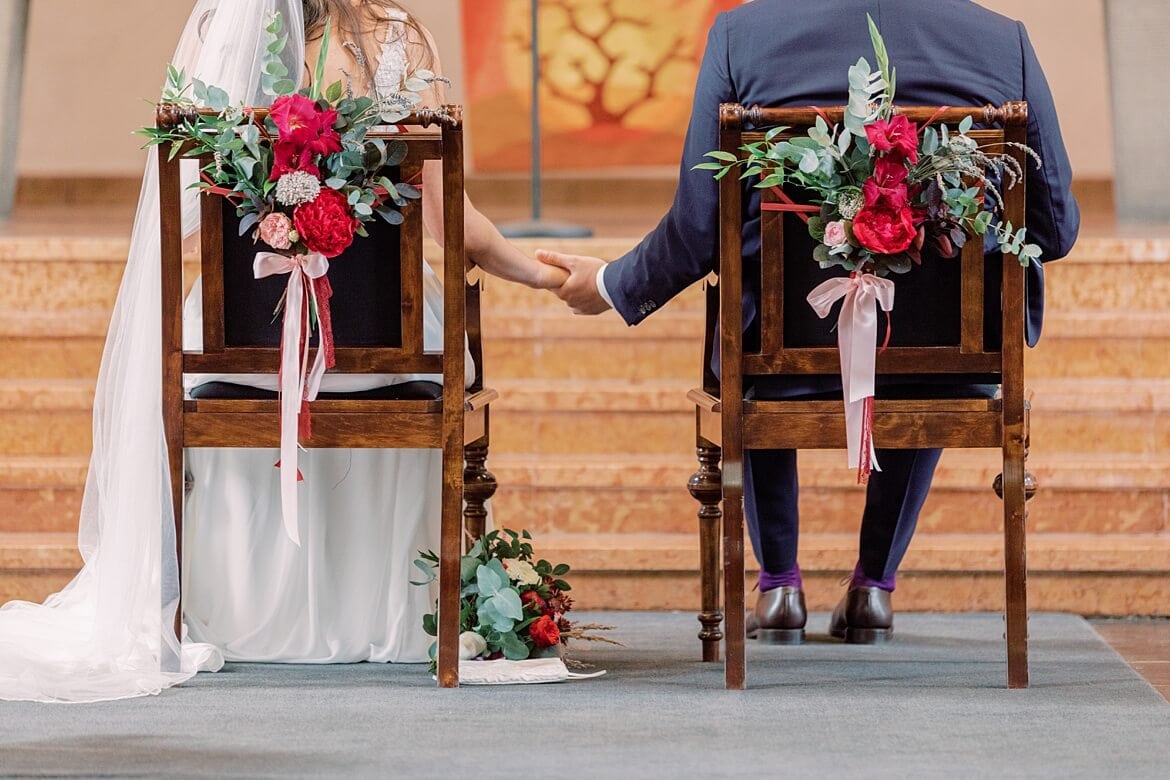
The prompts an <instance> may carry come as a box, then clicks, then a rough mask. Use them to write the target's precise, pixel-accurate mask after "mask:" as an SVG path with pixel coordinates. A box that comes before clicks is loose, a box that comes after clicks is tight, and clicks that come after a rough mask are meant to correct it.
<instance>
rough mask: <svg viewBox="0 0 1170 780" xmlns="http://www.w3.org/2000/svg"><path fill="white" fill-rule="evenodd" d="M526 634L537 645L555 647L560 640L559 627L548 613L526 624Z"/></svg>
mask: <svg viewBox="0 0 1170 780" xmlns="http://www.w3.org/2000/svg"><path fill="white" fill-rule="evenodd" d="M528 636H530V637H532V643H533V644H534V645H536V646H537V647H555V646H556V645H557V644H558V643H559V642H560V641H561V629H560V628H558V627H557V624H556V621H555V620H553V619H552V618H551V617H549V616H548V615H545V616H544V617H542V618H540V619H539V620H537V621H536V622H534V623H532V625H530V626H528Z"/></svg>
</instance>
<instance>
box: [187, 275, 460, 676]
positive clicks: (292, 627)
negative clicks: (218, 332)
mask: <svg viewBox="0 0 1170 780" xmlns="http://www.w3.org/2000/svg"><path fill="white" fill-rule="evenodd" d="M424 301H425V310H424V330H423V337H424V345H425V347H426V348H427V349H428V350H439V349H441V348H442V339H443V314H442V305H443V289H442V285H441V283H440V282H439V280H438V278H437V276H436V275H435V274H434V272H433V271H431V269H430V267H429V266H426V265H424ZM201 311H202V304H201V289H200V287H199V286H198V285H197V286H196V287H195V289H194V290H193V291H192V294H191V296H190V297H189V298H188V301H187V307H186V312H185V316H184V328H183V330H184V333H185V334H186V339H187V343H186V344H185V346H186V347H187V348H188V349H199V348H200V347H201V346H202V345H201V343H200V341H201V333H202V318H201ZM465 361H466V370H467V383H468V384H471V382H472V381H474V374H475V369H474V364H473V363H472V361H471V357H470V353H466V352H465ZM213 380H216V381H226V382H234V383H236V384H247V385H252V386H256V387H262V388H265V389H269V390H275V389H276V377H275V376H244V375H231V376H195V377H189V378H188V380H187V383H188V387H191V386H194V385H198V384H202V383H204V382H208V381H213ZM410 380H428V381H434V382H441V381H442V378H441V377H437V376H425V375H411V376H398V375H393V376H392V375H363V376H344V375H326V377H325V380H324V382H323V383H322V387H321V389H322V390H323V391H325V392H355V391H359V390H368V389H372V388H375V387H381V386H387V385H391V384H397V383H400V382H405V381H410ZM279 457H280V453H279V451H278V450H275V449H189V450H187V471H188V483H189V489H188V494H187V502H186V512H185V519H184V544H183V593H184V597H183V601H184V619H185V622H186V626H187V630H188V632H189V636H190V638H191V639H192V640H194V641H196V642H206V643H209V644H212V645H214V646H215V647H217V648H219V649H220V650H222V652H223V655H224V658H225V659H227V660H229V661H255V662H265V663H355V662H361V661H378V662H400V663H415V662H425V661H426V660H427V649H428V648H429V646H430V643H431V637H429V636H427V635H426V634H425V633H424V632H423V630H422V616H423V615H424V614H426V613H427V612H430V611H431V610H432V609H433V606H434V597H435V594H434V592H433V589H432V588H429V587H422V586H416V585H411V584H410V580H412V579H418V578H419V576H420V575H421V572H420V571H419V570H418V569H417V568H416V567H415V566H414V565H413V564H414V561H415V559H417V558H418V553H419V551H420V550H437V549H438V542H439V534H438V532H439V519H440V507H441V501H440V498H441V484H442V453H441V452H440V451H439V450H358V449H355V450H308V451H302V452H301V454H300V463H299V465H300V469H301V472H302V473H303V475H304V478H305V481H304V482H302V483H301V484H300V486H299V491H300V492H299V502H300V503H299V505H300V512H299V515H300V535H301V547H297V546H296V545H294V544H293V543H292V542H291V541H290V540H289V538H288V536H287V535H286V534H285V532H284V528H283V523H282V519H281V512H280V484H279V471H278V470H277V469H276V468H275V464H276V462H277V461H278V460H279Z"/></svg>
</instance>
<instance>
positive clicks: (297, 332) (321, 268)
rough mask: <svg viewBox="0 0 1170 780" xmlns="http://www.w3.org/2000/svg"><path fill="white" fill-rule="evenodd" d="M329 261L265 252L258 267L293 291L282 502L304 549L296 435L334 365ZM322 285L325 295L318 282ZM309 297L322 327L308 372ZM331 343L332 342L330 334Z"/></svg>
mask: <svg viewBox="0 0 1170 780" xmlns="http://www.w3.org/2000/svg"><path fill="white" fill-rule="evenodd" d="M328 272H329V261H328V260H326V259H325V257H324V256H323V255H320V254H317V253H312V254H308V255H296V256H295V257H286V256H285V255H278V254H276V253H274V252H260V253H259V254H257V255H256V261H255V263H254V264H253V273H254V275H255V277H256V278H257V279H264V278H266V277H269V276H278V275H281V274H288V288H287V290H286V292H285V297H284V323H283V326H282V330H281V338H280V502H281V515H282V517H283V519H284V530H285V533H287V534H288V538H289V539H291V540H292V542H293V544H295V545H297V546H298V547H300V545H301V536H300V528H299V523H298V520H297V481H298V477H299V475H300V472H299V470H298V468H297V450H298V445H297V434H298V431H299V429H300V415H301V413H302V407H303V406H304V407H305V410H306V411H307V405H306V404H305V402H307V401H314V400H316V399H317V393H318V392H320V389H321V379H322V377H324V375H325V370H326V368H328V367H329V364H330V363H332V360H331V354H330V353H331V352H332V350H331V349H328V348H327V340H326V334H325V332H324V331H325V323H326V321H327V316H321V313H322V312H327V311H328V306H329V303H328V298H327V297H326V296H327V287H328V279H325V274H327V273H328ZM317 280H321V282H322V284H321V288H322V289H321V291H320V293H321V294H320V296H319V295H318V289H317V286H316V281H317ZM310 296H311V297H312V300H313V302H314V303H315V304H316V306H317V311H318V314H319V316H318V320H319V321H320V322H321V323H322V333H321V349H318V350H317V359H316V360H315V361H314V362H313V366H312V368H311V369H310V368H309V338H308V327H307V318H308V316H309V311H308V302H309V298H310ZM328 343H329V344H331V343H332V334H329V339H328Z"/></svg>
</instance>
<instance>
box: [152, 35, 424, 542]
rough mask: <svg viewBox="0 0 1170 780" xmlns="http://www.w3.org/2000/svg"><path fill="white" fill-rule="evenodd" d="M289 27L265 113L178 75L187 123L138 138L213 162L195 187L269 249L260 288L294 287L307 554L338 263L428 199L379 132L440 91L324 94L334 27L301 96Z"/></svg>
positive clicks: (290, 450)
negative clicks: (332, 272) (315, 345)
mask: <svg viewBox="0 0 1170 780" xmlns="http://www.w3.org/2000/svg"><path fill="white" fill-rule="evenodd" d="M283 25H284V23H283V21H282V19H281V16H280V15H279V14H276V15H274V16H273V18H272V19H271V21H270V23H269V25H268V27H267V28H266V29H267V33H268V40H267V48H266V56H265V58H264V62H263V65H262V68H263V70H262V74H261V76H260V79H261V88H262V90H263V92H264V93H265V94H266V95H268V96H269V97H272V98H274V100H273V102H272V106H271V108H270V109H269V110H268V111H267V112H257V111H255V110H253V109H251V108H249V107H247V106H233V105H231V104H230V98H229V95H228V93H227V92H226V91H224V90H223V89H221V88H219V87H216V86H214V85H210V84H205V83H204V82H202V81H200V80H198V79H189V78H188V76H187V73H186V72H185V71H179V70H176V69H175V68H174V67H173V66H172V67H169V68H168V69H167V81H166V86H165V87H164V92H163V98H162V104H160V106H159V110H160V113H162V112H170V113H171V114H172V116H175V117H177V118H178V120H179V121H177V122H176V123H175V124H174V126H173V127H147V128H144V129H143V130H141V131H139V132H140V134H141V135H144V136H146V137H147V139H148V143H147V146H148V147H150V146H159V147H162V146H169V153H170V159H172V160H173V159H174V158H175V157H176V156H178V155H179V154H183V155H184V156H185V157H193V158H198V159H201V160H205V161H206V162H205V163H204V165H203V166H202V167H201V169H200V171H199V181H198V182H197V183H196V184H194V185H192V186H193V187H196V188H198V189H199V190H201V191H202V192H203V193H204V194H205V195H216V196H221V197H223V198H225V199H227V200H228V201H229V202H230V203H232V204H233V205H234V206H235V207H236V217H237V218H238V219H239V220H240V223H239V234H240V235H241V236H244V235H247V234H248V233H251V236H252V240H253V243H255V244H257V245H258V246H259V247H261V251H259V252H258V253H257V254H256V257H255V260H254V262H253V271H254V276H255V277H256V278H257V279H262V278H266V277H270V276H279V275H288V278H289V280H288V287H287V289H286V290H285V293H284V295H283V297H282V298H281V299H280V302H279V303H278V305H277V309H276V313H277V314H279V313H280V312H281V310H283V312H284V319H283V324H282V338H281V345H282V346H281V350H282V354H281V402H282V406H281V460H280V463H281V494H282V511H283V513H284V524H285V530H286V532H287V533H288V535H289V537H290V538H291V539H292V540H293V542H295V543H297V544H299V543H300V541H299V535H298V531H297V521H296V481H297V478H298V474H299V472H298V471H297V468H296V462H297V439H298V436H299V437H300V438H304V439H308V438H309V437H310V436H311V435H312V427H311V423H310V417H309V407H308V402H309V401H313V400H315V399H316V397H317V394H318V392H319V389H320V385H321V379H322V377H323V376H324V374H325V372H326V370H328V369H329V368H333V367H334V365H335V355H334V346H333V328H332V322H331V316H330V309H329V301H330V298H331V297H332V294H333V292H332V288H331V287H330V285H329V279H328V276H327V274H328V272H329V261H330V260H331V259H333V258H336V257H338V256H339V255H341V254H342V253H343V252H345V250H346V249H348V248H349V247H350V246H351V245H352V244H353V242H354V239H355V237H359V236H360V237H367V236H368V232H367V231H366V228H365V224H366V223H368V222H371V221H373V220H375V219H382V220H385V221H386V222H388V223H389V224H391V225H400V224H402V223H403V221H404V218H403V215H402V209H404V208H406V207H407V205H408V204H409V203H410V202H411V201H416V200H418V199H419V198H421V196H422V193H421V191H420V189H419V188H418V187H417V186H415V184H414V183H410V182H401V181H399V182H395V181H392V180H391V179H390V177H389V176H388V175H387V174H388V172H390V171H392V170H394V169H395V167H396V166H398V165H399V164H400V163H402V162H403V160H405V159H406V156H407V146H406V144H405V143H404V142H402V141H391V142H389V143H388V142H387V141H386V140H385V139H382V138H369V137H368V134H369V132H370V130H371V129H372V128H374V127H375V126H378V125H393V124H395V123H398V122H401V121H403V120H404V119H406V118H407V117H408V116H409V115H410V114H411V112H412V111H413V110H415V108H416V107H417V106H418V105H419V104H420V103H421V101H422V98H421V96H420V95H419V93H420V92H421V91H423V90H425V89H427V88H428V87H429V86H430V85H431V84H432V83H434V82H435V81H442V79H439V78H437V77H436V76H435V75H434V74H433V73H431V72H429V71H426V70H418V71H416V72H414V73H413V74H412V75H411V76H409V77H408V78H406V79H405V80H404V81H403V84H402V89H401V91H400V92H397V93H395V94H393V95H389V96H380V97H379V98H378V99H374V98H370V97H353V96H352V95H350V94H349V92H350V91H351V90H349V89H347V88H346V86H345V85H344V84H343V83H342V82H340V81H338V82H336V83H334V84H332V85H331V86H328V87H323V81H324V77H325V65H326V61H327V58H328V54H329V37H330V35H329V30H330V23H329V21H328V20H327V21H326V24H325V33H324V39H323V41H322V44H321V53H320V57H319V58H318V60H317V64H316V70H315V72H314V78H313V80H312V84H311V85H310V86H309V87H307V88H305V89H301V90H298V89H297V84H296V82H295V81H293V79H291V78H290V77H289V75H290V74H289V72H288V68H287V66H285V64H284V63H283V62H282V60H281V53H282V52H283V51H284V50H285V48H286V47H287V45H288V36H287V34H285V33H284V32H283V29H284V26H283ZM199 107H204V108H205V109H210V111H202V112H200V111H199V110H198V109H199ZM434 113H435V114H436V115H438V114H440V113H441V112H434ZM184 148H185V151H184ZM318 332H319V343H320V346H321V348H320V349H319V350H318V351H317V357H316V359H315V361H314V363H313V365H312V367H311V368H310V367H309V355H310V349H309V343H310V340H311V338H312V337H313V335H314V333H318Z"/></svg>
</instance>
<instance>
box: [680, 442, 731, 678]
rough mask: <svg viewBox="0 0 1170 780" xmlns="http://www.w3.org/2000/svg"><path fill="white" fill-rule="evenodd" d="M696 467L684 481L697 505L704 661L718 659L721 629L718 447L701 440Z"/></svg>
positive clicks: (720, 475) (720, 489)
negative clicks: (688, 479) (687, 479)
mask: <svg viewBox="0 0 1170 780" xmlns="http://www.w3.org/2000/svg"><path fill="white" fill-rule="evenodd" d="M696 451H697V453H698V456H699V470H698V471H696V472H695V473H694V475H693V476H692V477H691V479H690V482H688V483H687V488H688V489H689V490H690V492H691V496H693V497H694V499H695V500H696V501H698V502H699V504H700V505H701V506H700V507H699V571H700V582H701V584H702V591H703V597H702V607H701V609H702V611H701V612H699V623H700V624H701V625H702V628H701V629H700V630H699V640H700V641H701V642H702V643H703V661H704V662H707V663H713V662H717V661H718V660H719V643H720V642H721V641H723V632H722V631H720V630H719V627H720V624H721V623H722V622H723V613H722V612H721V611H720V609H719V521H720V520H721V519H722V518H723V510H722V509H721V508H720V503H721V499H722V497H723V474H722V472H721V471H720V470H719V459H720V457H721V455H720V451H719V448H718V447H716V446H714V445H711V444H707V443H705V442H703V441H702V440H701V439H700V441H699V444H698V447H697V450H696Z"/></svg>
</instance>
